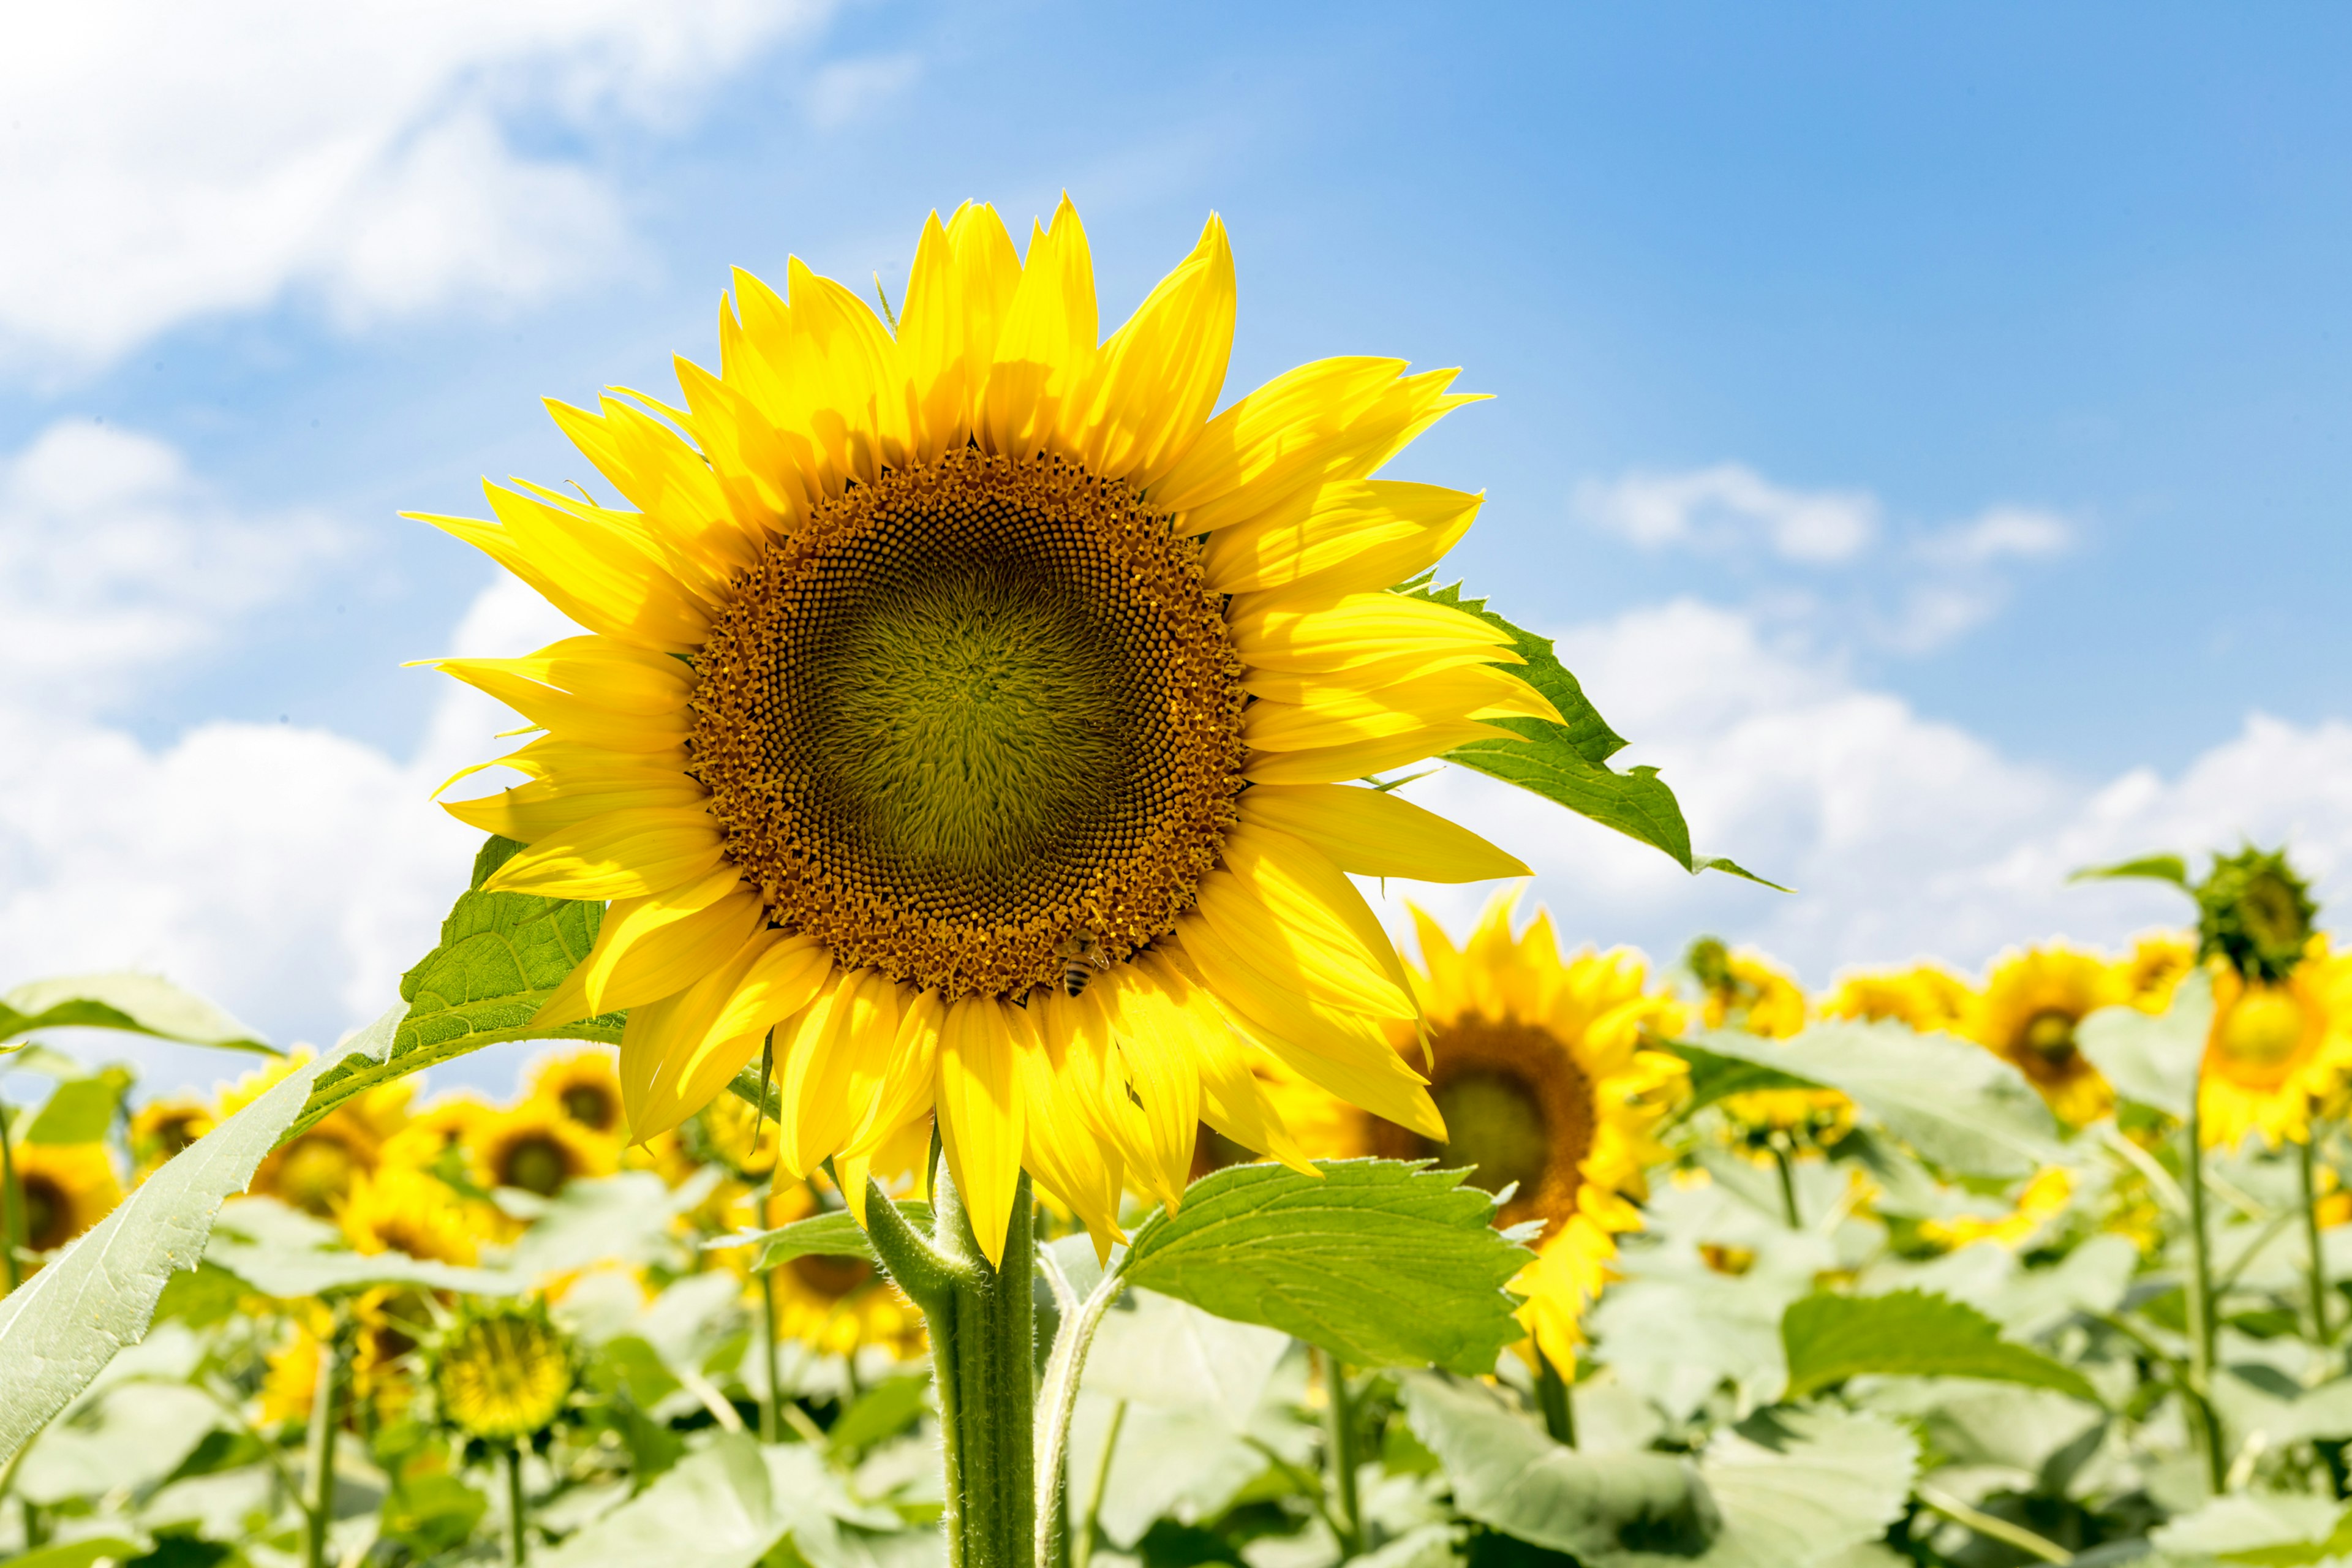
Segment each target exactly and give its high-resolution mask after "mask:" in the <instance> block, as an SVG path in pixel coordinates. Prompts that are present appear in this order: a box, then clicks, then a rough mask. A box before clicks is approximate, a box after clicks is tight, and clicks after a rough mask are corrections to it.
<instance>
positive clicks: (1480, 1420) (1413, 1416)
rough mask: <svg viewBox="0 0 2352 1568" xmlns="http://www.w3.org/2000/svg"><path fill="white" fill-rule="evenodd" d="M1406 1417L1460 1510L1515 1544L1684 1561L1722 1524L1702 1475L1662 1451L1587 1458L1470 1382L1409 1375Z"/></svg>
mask: <svg viewBox="0 0 2352 1568" xmlns="http://www.w3.org/2000/svg"><path fill="white" fill-rule="evenodd" d="M1404 1405H1405V1419H1406V1420H1407V1421H1408V1422H1409V1423H1410V1424H1411V1425H1412V1434H1413V1436H1416V1437H1418V1438H1420V1439H1421V1441H1422V1443H1423V1446H1424V1447H1427V1448H1428V1449H1429V1451H1430V1452H1431V1453H1433V1454H1435V1455H1436V1456H1437V1459H1438V1463H1439V1464H1440V1465H1442V1466H1444V1469H1445V1475H1446V1479H1448V1480H1450V1481H1451V1482H1453V1484H1454V1508H1455V1509H1456V1510H1459V1511H1460V1512H1461V1513H1462V1515H1463V1516H1464V1517H1465V1518H1467V1519H1474V1520H1476V1521H1478V1522H1479V1523H1481V1524H1484V1525H1486V1526H1487V1527H1488V1528H1490V1529H1494V1530H1499V1531H1502V1532H1503V1533H1504V1534H1506V1535H1508V1536H1510V1537H1512V1538H1513V1539H1515V1540H1518V1541H1524V1542H1528V1543H1529V1544H1531V1545H1535V1546H1542V1547H1547V1548H1549V1550H1551V1551H1554V1552H1568V1553H1570V1555H1572V1556H1575V1557H1578V1558H1580V1559H1582V1560H1583V1561H1584V1562H1586V1563H1594V1562H1597V1561H1599V1560H1601V1559H1602V1558H1603V1557H1605V1556H1606V1555H1608V1554H1610V1553H1612V1552H1625V1551H1637V1550H1650V1551H1657V1552H1672V1553H1675V1554H1676V1555H1679V1556H1685V1557H1687V1556H1689V1555H1691V1554H1692V1553H1694V1552H1698V1551H1699V1550H1701V1549H1702V1548H1704V1547H1705V1546H1706V1543H1707V1542H1709V1541H1711V1540H1713V1539H1714V1537H1715V1535H1716V1533H1717V1531H1718V1530H1719V1529H1720V1528H1721V1524H1722V1521H1721V1518H1720V1516H1719V1515H1718V1514H1717V1511H1716V1506H1715V1501H1714V1499H1713V1498H1711V1497H1710V1496H1709V1495H1708V1493H1707V1489H1706V1485H1705V1484H1704V1483H1703V1482H1701V1481H1700V1479H1699V1478H1698V1475H1697V1473H1696V1471H1695V1470H1694V1469H1693V1468H1691V1467H1690V1466H1689V1465H1687V1464H1685V1463H1684V1462H1683V1461H1681V1460H1679V1459H1675V1458H1668V1457H1667V1456H1665V1455H1664V1454H1596V1455H1590V1456H1588V1455H1584V1454H1580V1453H1578V1452H1577V1451H1576V1450H1575V1449H1573V1448H1568V1447H1561V1446H1560V1445H1559V1444H1558V1443H1555V1442H1553V1441H1552V1440H1551V1439H1550V1438H1549V1436H1545V1434H1544V1432H1543V1430H1542V1428H1540V1427H1538V1426H1536V1425H1535V1424H1534V1423H1533V1422H1532V1421H1530V1420H1528V1418H1527V1417H1526V1416H1524V1415H1518V1414H1517V1413H1516V1412H1514V1411H1511V1410H1507V1409H1506V1408H1505V1407H1504V1406H1503V1405H1501V1404H1499V1403H1498V1402H1497V1401H1496V1398H1495V1396H1494V1395H1493V1394H1489V1393H1487V1392H1486V1390H1485V1389H1483V1388H1480V1387H1477V1386H1475V1385H1472V1384H1457V1383H1452V1382H1449V1381H1447V1380H1446V1379H1444V1378H1441V1377H1437V1376H1434V1375H1432V1374H1430V1373H1410V1374H1408V1375H1407V1376H1406V1377H1405V1379H1404Z"/></svg>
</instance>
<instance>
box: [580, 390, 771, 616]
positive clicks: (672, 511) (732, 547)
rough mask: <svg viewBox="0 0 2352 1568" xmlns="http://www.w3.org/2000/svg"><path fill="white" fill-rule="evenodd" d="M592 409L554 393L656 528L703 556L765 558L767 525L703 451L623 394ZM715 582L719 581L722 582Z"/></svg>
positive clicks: (737, 564) (592, 452)
mask: <svg viewBox="0 0 2352 1568" xmlns="http://www.w3.org/2000/svg"><path fill="white" fill-rule="evenodd" d="M598 407H599V409H600V410H601V412H599V413H596V414H591V413H589V412H588V411H587V410H586V409H584V408H575V407H573V406H572V405H570V404H567V403H560V402H558V401H556V400H555V399H553V398H550V399H548V400H547V408H548V412H549V413H550V414H551V415H553V416H554V417H555V422H556V424H557V425H558V426H560V427H561V428H562V431H563V433H564V434H565V435H567V436H569V437H572V444H573V445H574V446H577V447H579V448H580V449H581V451H582V452H583V453H585V454H586V455H587V457H588V459H589V460H590V461H591V462H593V463H594V464H595V465H596V466H597V468H600V469H602V470H603V471H604V477H605V478H606V479H610V480H612V481H613V487H614V489H617V490H619V491H620V492H621V494H622V495H623V496H625V497H626V498H627V500H628V501H629V503H630V504H631V505H632V506H634V507H635V508H636V509H637V510H638V512H639V513H640V514H642V515H643V516H644V517H645V519H646V522H647V525H648V526H649V527H650V528H652V529H653V530H654V531H656V532H657V533H659V534H660V535H662V536H664V537H666V538H667V539H668V540H669V541H670V542H672V543H673V544H675V545H677V546H678V547H679V548H680V549H681V550H683V551H685V552H688V553H690V554H691V555H693V556H694V557H696V558H697V559H698V561H699V562H702V563H716V564H718V565H719V566H720V567H721V568H722V569H723V570H724V571H725V572H730V573H731V572H736V571H740V570H741V569H742V568H744V567H746V566H749V565H751V563H752V562H754V561H756V560H757V559H758V558H759V546H760V543H761V536H762V535H763V534H764V530H761V529H756V528H754V527H747V526H746V524H747V523H751V522H752V521H753V520H751V519H748V518H738V517H737V516H736V515H735V510H734V508H733V506H732V505H731V504H730V501H729V499H728V494H727V490H726V489H725V487H724V486H722V485H720V484H719V476H718V475H717V474H715V473H713V472H712V471H711V468H710V465H709V463H708V462H706V461H705V460H704V458H703V456H702V454H701V453H699V452H698V451H696V450H695V449H694V448H693V447H689V446H688V445H687V444H686V442H685V441H684V440H682V439H680V438H679V437H678V435H677V432H676V431H674V430H672V429H670V428H669V427H668V426H666V425H662V424H660V423H658V422H656V421H655V420H653V419H650V418H648V417H646V415H645V414H643V413H642V412H640V411H639V410H637V409H635V408H632V407H630V406H629V405H627V404H625V403H622V402H619V401H617V400H616V399H614V398H610V397H606V398H602V399H599V401H598ZM712 586H716V584H712Z"/></svg>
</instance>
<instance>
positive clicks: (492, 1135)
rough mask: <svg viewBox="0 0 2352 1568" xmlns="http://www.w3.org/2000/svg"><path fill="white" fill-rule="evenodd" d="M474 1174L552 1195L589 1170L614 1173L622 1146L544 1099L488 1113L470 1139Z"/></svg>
mask: <svg viewBox="0 0 2352 1568" xmlns="http://www.w3.org/2000/svg"><path fill="white" fill-rule="evenodd" d="M617 1152H618V1151H617V1150H616V1149H615V1148H614V1145H613V1143H612V1142H611V1141H610V1140H608V1139H604V1138H599V1137H597V1136H596V1135H595V1134H594V1133H593V1132H590V1131H588V1130H587V1129H585V1128H583V1127H582V1126H581V1125H580V1124H579V1123H578V1122H576V1121H572V1118H571V1117H569V1116H567V1115H565V1114H564V1113H563V1112H562V1110H558V1109H556V1107H554V1106H553V1105H551V1104H549V1103H548V1102H547V1101H545V1100H523V1101H522V1102H521V1103H520V1104H519V1105H515V1106H513V1107H511V1108H509V1109H508V1110H502V1111H499V1113H498V1114H496V1115H494V1116H490V1117H487V1118H485V1119H484V1120H483V1121H481V1122H480V1123H479V1124H478V1125H477V1126H476V1127H475V1128H474V1130H473V1131H472V1132H471V1133H470V1134H468V1136H467V1153H468V1155H469V1156H470V1163H471V1164H472V1166H473V1173H474V1180H475V1181H476V1182H478V1183H479V1184H481V1185H482V1186H484V1187H492V1188H496V1187H514V1188H518V1189H520V1190H521V1191H523V1192H526V1193H536V1194H539V1195H540V1196H541V1197H543V1198H551V1197H553V1196H554V1195H555V1194H557V1193H559V1192H561V1191H562V1190H563V1188H564V1187H565V1186H566V1185H567V1184H570V1183H572V1182H574V1181H577V1180H578V1179H579V1178H581V1177H583V1176H609V1175H611V1174H612V1173H613V1172H614V1169H615V1168H616V1166H617V1164H618V1160H617V1159H616V1157H615V1156H616V1154H617Z"/></svg>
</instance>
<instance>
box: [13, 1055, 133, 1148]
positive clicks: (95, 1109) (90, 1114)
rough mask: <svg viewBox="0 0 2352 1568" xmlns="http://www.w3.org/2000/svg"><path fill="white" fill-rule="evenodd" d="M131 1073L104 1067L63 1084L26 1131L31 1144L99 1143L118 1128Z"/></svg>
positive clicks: (53, 1090)
mask: <svg viewBox="0 0 2352 1568" xmlns="http://www.w3.org/2000/svg"><path fill="white" fill-rule="evenodd" d="M130 1087H131V1074H130V1072H129V1071H128V1070H127V1069H125V1068H119V1067H110V1068H100V1069H99V1070H98V1071H96V1072H94V1073H89V1074H86V1075H85V1076H83V1077H80V1078H69V1079H65V1080H64V1081H63V1082H61V1083H59V1084H58V1087H57V1088H56V1089H52V1090H51V1091H50V1093H49V1098H48V1099H47V1100H43V1101H42V1102H41V1109H40V1111H39V1113H38V1114H37V1115H36V1116H35V1117H34V1118H33V1124H32V1125H31V1126H30V1127H27V1128H26V1129H25V1142H27V1143H95V1142H98V1141H99V1140H100V1139H102V1138H104V1137H105V1136H106V1134H107V1132H108V1131H109V1130H110V1129H111V1128H112V1127H113V1126H114V1113H115V1112H116V1111H118V1110H121V1108H122V1095H123V1091H124V1090H126V1089H129V1088H130Z"/></svg>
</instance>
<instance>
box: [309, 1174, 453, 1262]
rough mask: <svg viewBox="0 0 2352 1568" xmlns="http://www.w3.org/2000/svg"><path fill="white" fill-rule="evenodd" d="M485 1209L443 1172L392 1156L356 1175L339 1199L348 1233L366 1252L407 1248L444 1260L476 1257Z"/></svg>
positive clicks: (420, 1255)
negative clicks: (474, 1207) (477, 1209)
mask: <svg viewBox="0 0 2352 1568" xmlns="http://www.w3.org/2000/svg"><path fill="white" fill-rule="evenodd" d="M486 1218H487V1216H485V1215H478V1214H476V1213H474V1212H472V1211H471V1210H470V1209H469V1207H468V1205H467V1203H466V1201H465V1200H464V1199H463V1198H461V1197H459V1196H458V1195H457V1193H455V1192H454V1191H452V1190H451V1189H450V1186H449V1184H447V1183H446V1182H445V1181H443V1180H442V1179H441V1178H440V1177H438V1176H436V1175H433V1174H431V1173H428V1172H425V1171H420V1170H417V1169H416V1168H415V1167H414V1166H410V1165H396V1164H393V1163H389V1162H387V1163H384V1164H382V1165H379V1166H378V1167H377V1168H376V1169H375V1170H373V1171H371V1172H363V1173H361V1174H360V1175H358V1176H357V1177H355V1178H354V1179H353V1180H352V1186H351V1190H350V1192H349V1193H348V1194H346V1195H345V1196H344V1198H343V1200H342V1202H341V1204H340V1205H337V1209H336V1214H335V1220H336V1223H337V1224H338V1225H340V1226H341V1227H342V1232H343V1237H344V1239H346V1240H348V1241H349V1242H350V1243H351V1244H352V1247H353V1249H354V1250H357V1251H360V1252H404V1253H406V1254H407V1255H408V1256H409V1257H411V1258H434V1259H436V1260H438V1261H440V1262H443V1263H471V1262H473V1261H474V1247H475V1237H476V1236H477V1234H478V1232H479V1231H480V1230H481V1229H483V1227H484V1221H485V1219H486Z"/></svg>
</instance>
